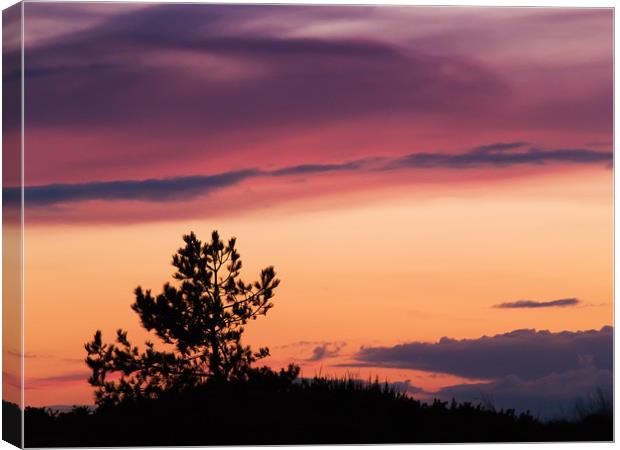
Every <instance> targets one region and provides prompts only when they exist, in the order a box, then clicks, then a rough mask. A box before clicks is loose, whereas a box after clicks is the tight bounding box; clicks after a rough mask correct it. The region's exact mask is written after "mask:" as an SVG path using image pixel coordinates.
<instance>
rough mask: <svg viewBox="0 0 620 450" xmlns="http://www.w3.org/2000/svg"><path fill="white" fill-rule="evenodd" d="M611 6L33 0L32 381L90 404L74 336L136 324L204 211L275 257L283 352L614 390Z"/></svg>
mask: <svg viewBox="0 0 620 450" xmlns="http://www.w3.org/2000/svg"><path fill="white" fill-rule="evenodd" d="M612 25H613V11H612V10H611V9H560V8H553V9H546V8H474V7H469V8H466V7H450V8H444V7H386V6H384V7H358V6H355V7H353V6H348V7H347V6H341V7H335V6H334V7H331V6H257V5H253V6H252V5H245V6H230V5H229V6H225V5H195V4H194V5H190V4H184V5H181V4H179V5H147V4H114V3H101V4H97V3H91V4H86V3H84V4H79V3H73V4H69V3H65V4H63V3H26V4H25V27H24V37H25V42H24V47H25V135H26V138H25V147H24V148H25V155H24V157H25V185H26V194H25V195H26V200H25V204H26V211H25V224H26V226H25V232H24V270H25V280H24V283H25V285H24V295H25V298H24V314H25V330H24V332H25V355H24V356H25V380H26V381H25V382H26V385H25V388H26V390H25V401H26V404H27V405H59V404H63V405H66V404H73V403H80V404H81V403H92V402H93V397H92V389H91V387H90V386H89V385H88V384H87V382H86V378H87V377H88V371H87V368H86V365H85V364H84V362H83V359H84V357H85V351H84V348H83V344H84V343H85V342H86V341H88V340H89V339H91V337H92V335H93V333H94V332H95V330H97V329H101V330H102V331H103V333H104V338H105V339H107V340H112V339H113V337H114V333H115V330H116V329H117V328H123V329H126V330H128V331H129V337H130V338H132V340H133V341H136V342H143V341H144V340H146V339H148V338H149V337H148V336H147V334H146V332H144V331H143V330H142V329H141V328H140V324H139V319H138V316H137V315H136V314H135V313H134V312H133V311H132V310H131V309H130V304H131V303H132V302H133V289H134V288H135V287H136V286H138V285H141V286H143V287H145V288H152V289H153V290H154V291H156V292H159V290H160V289H161V286H162V285H163V283H164V282H166V281H171V275H172V273H173V268H172V266H171V264H170V262H171V256H172V254H173V253H174V252H175V250H176V249H177V248H179V247H180V246H181V244H182V241H181V236H182V235H183V234H184V233H188V232H189V231H190V230H193V231H195V232H196V233H197V234H198V236H199V237H202V238H203V239H207V238H208V236H209V234H210V232H211V231H212V230H214V229H217V230H219V232H220V234H221V235H222V236H223V237H225V238H227V237H231V236H236V237H237V238H238V249H239V251H240V253H241V257H242V260H243V262H244V270H243V272H242V275H243V279H244V280H246V281H253V280H254V279H255V278H256V277H257V275H258V273H259V271H260V269H261V268H263V267H265V266H268V265H274V266H275V268H276V272H277V273H278V277H279V278H280V279H281V280H282V284H281V286H280V287H279V288H278V289H277V290H276V296H275V298H274V304H275V307H274V308H273V310H271V311H270V312H269V314H268V315H267V317H265V318H261V319H260V320H257V321H256V322H254V323H252V324H251V326H248V330H247V336H246V341H247V342H248V343H250V344H253V345H254V346H260V345H267V346H269V347H270V349H271V354H272V356H271V357H270V359H269V360H268V361H267V362H268V363H269V364H270V365H272V366H274V367H281V366H284V365H286V364H288V363H289V362H294V363H296V364H299V365H301V367H302V375H303V376H313V375H315V374H318V373H321V374H324V375H326V374H345V373H349V374H353V375H354V376H356V377H361V378H364V379H367V378H368V377H369V376H372V377H374V376H378V377H379V378H380V379H382V380H383V379H387V380H389V381H390V382H394V383H398V385H399V386H401V387H402V388H403V389H405V388H407V389H408V391H409V392H410V393H411V394H412V395H414V396H418V397H420V398H432V397H435V396H438V397H440V398H445V399H450V398H451V397H452V396H456V397H457V399H458V398H462V399H476V398H477V399H480V398H483V397H485V398H491V399H493V401H494V402H495V403H496V404H498V405H500V406H512V405H514V406H517V407H524V408H525V407H529V408H531V409H533V410H534V411H535V412H537V413H540V414H547V413H555V412H558V411H556V409H558V408H563V407H566V405H568V404H570V402H574V399H575V398H576V397H577V396H580V395H581V396H583V395H588V394H590V393H591V392H593V391H594V389H595V388H596V387H602V388H604V389H610V388H611V380H612V376H611V368H612V352H611V347H612V329H611V328H610V327H611V326H612V325H613V316H612V311H613V289H612V288H613V286H612V273H613V272H612V219H613V216H612V214H613V211H612V162H613V161H612V160H613V158H612V151H613V142H612V139H613V136H612V90H613V82H612V31H613V30H612ZM13 51H17V50H13ZM18 81H19V80H18V79H15V80H12V79H9V80H8V81H5V82H8V83H11V82H13V83H18ZM16 86H18V85H17V84H16ZM18 193H19V192H18V190H17V189H14V190H10V189H9V190H8V191H7V192H6V193H5V202H6V203H7V204H8V206H9V207H10V205H11V204H12V202H13V203H14V202H15V201H17V200H19V196H18ZM14 353H15V355H16V356H15V358H18V357H19V352H18V351H17V352H14ZM5 382H6V381H5ZM563 402H564V403H563ZM567 402H568V403H567Z"/></svg>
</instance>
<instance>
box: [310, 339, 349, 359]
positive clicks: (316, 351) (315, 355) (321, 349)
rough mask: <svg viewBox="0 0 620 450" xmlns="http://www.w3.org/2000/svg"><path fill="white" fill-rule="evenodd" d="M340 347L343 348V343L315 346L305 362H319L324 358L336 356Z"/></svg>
mask: <svg viewBox="0 0 620 450" xmlns="http://www.w3.org/2000/svg"><path fill="white" fill-rule="evenodd" d="M342 347H344V344H343V343H335V344H331V343H327V344H321V345H317V346H316V347H314V348H313V349H312V355H311V356H310V358H308V359H307V361H321V360H323V359H326V358H332V357H334V356H338V354H340V350H341V349H342Z"/></svg>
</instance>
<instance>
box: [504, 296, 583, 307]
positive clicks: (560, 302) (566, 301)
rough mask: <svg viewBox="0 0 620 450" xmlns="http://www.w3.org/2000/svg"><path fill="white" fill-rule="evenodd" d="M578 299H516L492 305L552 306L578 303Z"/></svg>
mask: <svg viewBox="0 0 620 450" xmlns="http://www.w3.org/2000/svg"><path fill="white" fill-rule="evenodd" d="M579 303H580V302H579V299H576V298H561V299H558V300H549V301H536V300H517V301H516V302H505V303H500V304H498V305H494V306H493V307H494V308H554V307H566V306H576V305H578V304H579Z"/></svg>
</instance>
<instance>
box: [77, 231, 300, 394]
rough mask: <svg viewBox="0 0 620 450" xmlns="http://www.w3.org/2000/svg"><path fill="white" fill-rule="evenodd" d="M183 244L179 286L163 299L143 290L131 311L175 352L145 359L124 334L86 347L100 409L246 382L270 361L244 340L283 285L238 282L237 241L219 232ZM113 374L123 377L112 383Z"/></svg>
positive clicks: (175, 261) (269, 271)
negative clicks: (170, 392)
mask: <svg viewBox="0 0 620 450" xmlns="http://www.w3.org/2000/svg"><path fill="white" fill-rule="evenodd" d="M183 240H184V242H185V246H184V247H181V248H180V249H179V250H178V251H177V253H176V254H175V255H173V257H172V265H173V266H174V267H175V268H176V272H175V273H174V275H173V277H174V279H175V280H177V281H178V282H180V283H179V284H180V285H179V286H178V287H175V286H173V285H171V284H170V283H166V284H165V285H164V287H163V291H162V293H161V294H159V295H157V296H153V295H152V294H151V291H150V290H146V291H145V290H143V289H142V288H141V287H140V286H139V287H137V288H136V290H135V297H136V299H135V302H134V303H133V305H132V306H131V307H132V309H133V310H134V311H135V312H136V313H138V315H139V316H140V321H141V323H142V326H143V327H144V328H146V329H147V330H148V331H154V332H155V334H156V335H157V336H158V337H159V338H160V339H161V340H162V341H163V343H164V344H166V346H167V347H168V348H170V347H171V348H172V350H169V351H160V350H156V349H155V346H154V344H153V343H152V342H146V350H145V351H144V352H140V350H139V349H138V348H137V347H135V346H132V345H131V343H130V342H129V340H128V338H127V332H126V331H123V330H120V329H119V330H118V331H117V337H116V343H115V344H104V343H103V342H102V336H101V331H99V330H98V331H97V332H96V333H95V336H94V338H93V340H92V341H91V342H88V343H86V344H85V348H86V351H87V352H88V356H87V358H86V363H87V365H88V366H89V367H90V368H91V369H92V376H91V377H90V378H89V380H88V381H89V383H90V384H91V385H92V386H94V387H95V397H96V402H97V404H98V405H100V406H101V405H109V404H117V403H119V402H122V401H123V400H130V399H137V398H153V397H158V396H159V395H161V393H162V392H164V391H167V390H179V389H184V388H187V387H188V386H196V385H199V384H201V383H204V382H207V381H209V382H216V383H221V382H225V381H230V380H246V379H247V378H248V376H249V374H250V373H251V371H252V369H251V364H252V363H253V362H255V361H256V360H258V359H261V358H264V357H266V356H268V355H269V349H267V348H266V347H263V348H260V349H259V350H258V351H257V352H253V351H252V349H251V348H250V347H249V346H244V345H243V344H242V343H241V336H242V335H243V332H244V326H245V325H246V324H247V322H248V321H250V320H255V319H256V318H257V317H259V316H261V315H265V314H267V311H269V309H270V308H271V307H272V306H273V303H272V302H271V299H272V298H273V296H274V289H276V288H277V287H278V285H279V284H280V280H278V279H277V278H276V273H275V270H274V268H273V267H272V266H269V267H267V268H265V269H263V270H262V271H261V273H260V279H259V280H258V281H255V282H254V283H247V284H246V283H245V282H244V281H242V280H241V279H240V278H239V275H240V271H241V267H242V263H241V259H240V256H239V253H238V252H237V250H236V248H235V244H236V239H235V238H231V239H230V240H229V241H228V242H227V243H225V242H224V241H222V240H221V239H220V236H219V234H218V232H217V231H214V232H213V233H212V234H211V241H210V242H204V243H203V242H201V241H200V240H199V239H198V238H197V237H196V235H195V234H194V233H193V232H191V233H190V234H188V235H185V236H183ZM298 372H299V369H298V368H297V367H294V366H290V367H289V369H288V375H289V376H291V377H293V378H294V377H295V376H296V375H297V373H298ZM110 374H116V375H115V378H114V379H113V380H110V379H109V377H108V375H110Z"/></svg>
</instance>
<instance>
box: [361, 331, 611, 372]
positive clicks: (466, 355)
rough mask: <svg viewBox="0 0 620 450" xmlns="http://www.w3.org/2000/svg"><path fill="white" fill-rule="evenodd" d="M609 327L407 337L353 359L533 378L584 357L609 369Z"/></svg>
mask: <svg viewBox="0 0 620 450" xmlns="http://www.w3.org/2000/svg"><path fill="white" fill-rule="evenodd" d="M612 346H613V328H612V327H609V326H606V327H603V328H601V329H600V330H588V331H575V332H572V331H562V332H559V333H553V332H550V331H546V330H545V331H536V330H531V329H523V330H515V331H512V332H510V333H504V334H498V335H495V336H490V337H489V336H483V337H481V338H477V339H462V340H456V339H450V338H447V337H444V338H441V339H440V340H439V342H435V343H428V342H412V343H408V344H402V345H396V346H393V347H370V348H362V349H361V350H360V351H359V352H358V353H357V355H356V359H357V360H358V362H359V363H361V364H365V365H371V366H381V367H398V368H407V369H417V370H426V371H430V372H442V373H447V374H452V375H458V376H461V377H465V378H476V379H481V378H482V379H494V378H500V377H505V376H510V375H514V376H517V377H519V378H521V379H523V380H534V379H537V378H541V377H544V376H547V375H550V374H552V373H561V372H567V371H570V370H577V369H579V368H581V367H583V365H584V361H588V362H589V363H590V364H592V365H593V366H594V367H596V368H599V369H602V370H611V369H612V365H613V358H612V356H613V352H612Z"/></svg>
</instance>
